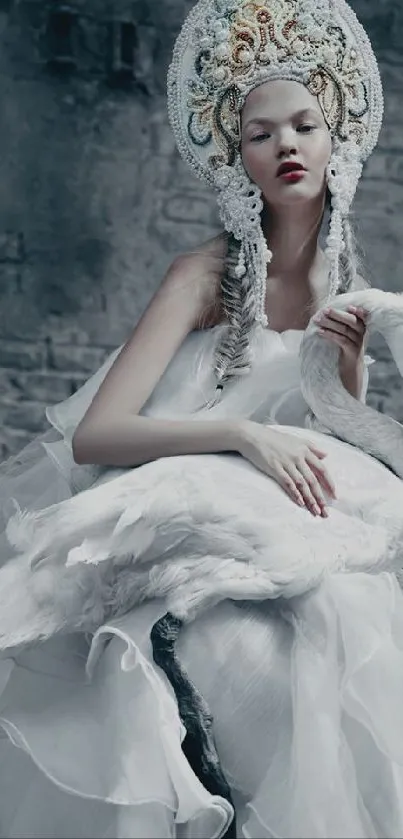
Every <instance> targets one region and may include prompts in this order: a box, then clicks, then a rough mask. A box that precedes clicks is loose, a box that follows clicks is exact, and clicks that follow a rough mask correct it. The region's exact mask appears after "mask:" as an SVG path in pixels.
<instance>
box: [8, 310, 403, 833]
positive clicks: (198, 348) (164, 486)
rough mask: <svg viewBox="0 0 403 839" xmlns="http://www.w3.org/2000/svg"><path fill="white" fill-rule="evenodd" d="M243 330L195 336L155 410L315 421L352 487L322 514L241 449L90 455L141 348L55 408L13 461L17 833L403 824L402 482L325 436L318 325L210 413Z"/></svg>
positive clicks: (11, 638)
mask: <svg viewBox="0 0 403 839" xmlns="http://www.w3.org/2000/svg"><path fill="white" fill-rule="evenodd" d="M222 328H225V327H223V326H222V325H220V326H218V327H215V328H213V329H211V330H204V331H200V332H193V333H191V334H190V335H189V336H188V337H187V338H186V339H185V341H184V342H183V344H182V346H181V348H180V349H179V350H178V352H177V354H176V355H175V357H174V358H173V360H172V361H171V363H170V364H169V366H168V368H167V370H166V372H165V374H164V375H163V377H162V379H161V380H160V382H159V384H158V386H157V387H156V389H155V391H154V393H153V394H152V396H151V397H150V399H149V401H148V402H147V404H146V405H145V406H144V408H143V410H142V414H143V415H147V416H152V417H160V418H162V417H165V418H170V419H172V418H181V419H182V418H185V417H187V418H189V419H201V418H205V419H206V421H209V420H210V419H219V418H220V417H226V416H228V417H235V416H249V417H250V418H252V419H255V420H256V421H259V422H266V423H269V422H271V423H276V424H278V425H279V427H283V428H285V429H287V427H288V426H293V427H294V431H295V433H299V434H301V435H302V436H307V437H309V438H310V439H315V440H317V442H318V444H319V445H320V446H321V447H322V448H325V450H326V451H327V452H328V457H327V459H326V464H327V467H328V469H329V471H330V472H331V474H332V477H333V479H334V482H335V484H336V490H337V496H338V497H337V500H336V501H333V502H329V506H330V514H329V517H328V518H327V519H321V518H314V517H313V516H312V515H311V514H310V513H309V512H308V511H307V510H306V509H300V508H298V507H297V506H296V504H295V503H293V502H292V501H291V500H290V499H289V498H288V497H287V496H286V494H285V493H284V492H283V490H282V489H281V488H280V487H279V486H278V484H277V483H276V482H275V481H273V480H272V479H270V478H269V477H268V476H266V475H264V474H263V473H262V472H260V471H259V470H257V469H255V468H254V467H253V466H252V465H251V464H249V463H248V462H246V461H245V460H244V459H243V458H242V457H241V456H238V455H236V454H234V453H229V452H227V453H222V454H217V455H216V454H211V455H197V456H196V455H194V456H186V457H185V456H184V457H175V458H161V459H160V460H159V461H155V462H153V463H149V464H144V465H143V466H140V467H137V468H135V469H128V470H122V469H119V470H117V469H102V468H98V467H95V468H87V467H80V466H77V465H75V464H74V461H73V459H72V454H71V438H72V434H73V432H74V429H75V427H76V426H77V424H78V422H79V420H80V419H81V417H82V415H83V414H84V412H85V411H86V409H87V407H88V405H89V404H90V402H91V400H92V398H93V396H94V394H95V392H96V391H97V389H98V387H99V386H100V384H101V382H102V380H103V378H104V376H105V375H106V372H107V370H108V369H109V367H110V366H111V364H112V363H113V361H114V359H115V357H116V355H117V353H118V352H119V350H120V348H118V350H116V351H115V352H114V353H112V354H111V356H109V358H108V359H107V360H106V362H105V364H104V365H103V366H102V368H101V369H100V370H99V371H98V372H97V373H96V374H95V375H94V376H93V377H91V378H90V379H89V381H88V382H87V383H86V384H85V385H84V386H83V387H82V388H81V389H80V390H79V391H78V392H77V393H76V394H75V395H74V396H73V397H71V398H70V399H68V400H66V401H65V402H64V403H62V404H59V405H56V406H53V407H52V408H50V409H48V411H47V417H48V419H49V421H50V423H51V425H52V426H53V428H51V429H50V431H49V432H47V433H46V434H45V435H42V436H41V437H40V438H37V440H35V441H34V442H33V443H32V444H30V445H29V446H28V447H27V449H26V450H25V451H23V452H22V453H21V454H20V455H19V456H17V457H15V458H12V459H10V460H9V461H8V462H6V463H5V464H3V466H2V467H1V469H0V502H1V506H0V510H1V514H2V522H3V525H2V526H3V532H2V535H1V543H0V550H1V567H0V649H1V650H2V652H1V654H0V729H1V731H2V736H1V738H0V836H1V837H7V839H16V837H32V839H33V838H34V837H35V839H37V838H39V837H41V839H43V837H53V839H55V837H57V839H62V837H63V838H64V837H66V839H67V837H69V839H78V837H80V839H84V837H88V839H89V837H91V839H94V837H97V839H98V838H99V839H101V837H102V838H103V839H106V837H108V838H109V839H112V837H113V839H129V837H130V838H131V839H135V837H159V839H161V838H162V837H186V839H196V837H200V839H202V837H203V839H206V837H208V838H209V839H213V837H217V839H218V837H223V836H225V835H229V834H228V833H227V832H228V830H229V829H230V827H231V824H232V825H235V824H236V828H235V833H233V834H232V835H236V836H239V837H245V839H249V837H253V839H258V837H259V838H260V839H261V837H290V839H291V837H294V839H295V837H311V838H312V837H317V839H319V838H320V839H330V837H338V838H339V839H340V837H345V838H346V839H347V837H348V839H352V837H386V836H387V837H396V839H397V837H401V836H403V712H402V702H403V594H402V591H401V588H400V586H399V583H398V575H397V571H398V569H399V568H400V567H401V565H402V561H403V548H402V537H403V486H402V482H401V480H400V479H399V478H398V477H396V475H394V474H393V472H392V471H391V470H390V469H388V468H387V467H385V466H384V465H382V464H381V463H379V462H378V461H377V460H375V459H374V458H372V457H370V456H369V455H368V454H365V453H363V452H362V451H360V450H359V449H358V448H356V447H354V446H351V445H349V444H347V443H343V442H341V441H340V440H338V439H334V438H333V437H331V436H328V435H325V434H320V433H319V432H314V431H312V430H307V429H306V427H305V425H306V417H307V404H306V403H305V402H304V399H303V397H302V394H301V389H300V364H299V349H300V344H301V338H302V332H299V331H293V330H288V331H287V332H284V333H282V334H278V333H276V332H273V331H272V330H270V329H266V330H258V331H257V332H256V333H255V335H254V337H253V340H252V352H253V365H252V370H251V372H250V373H249V375H248V376H246V377H242V378H240V379H238V380H237V382H235V383H233V384H231V385H230V386H229V387H228V388H227V391H226V392H225V393H224V396H223V399H222V402H221V403H219V404H218V405H217V406H216V407H215V408H213V409H212V410H210V411H206V410H205V409H204V408H203V406H204V405H205V403H206V401H207V400H208V399H209V397H210V396H211V393H212V392H214V382H213V374H212V372H211V370H212V354H213V350H214V345H215V343H216V341H217V340H218V337H219V330H220V329H222ZM366 360H367V363H368V359H366ZM367 382H368V374H367V372H366V377H365V384H364V391H363V394H362V399H363V400H365V391H366V387H367ZM12 499H14V501H13V500H12ZM15 502H17V504H16V503H15ZM167 613H170V614H173V615H174V616H176V618H177V620H178V621H179V623H180V625H181V629H180V632H179V634H178V637H177V641H176V653H177V655H178V659H179V660H180V662H181V666H183V668H184V670H185V671H186V672H187V674H188V676H189V678H190V680H191V681H192V683H193V684H194V685H195V687H196V688H197V691H198V692H199V695H200V696H201V697H202V698H203V701H205V703H206V708H208V711H209V713H211V716H212V720H213V726H212V727H213V733H214V739H215V746H216V750H217V754H218V756H219V761H220V766H221V769H222V772H223V774H224V777H225V780H226V782H227V783H228V785H229V788H230V791H231V800H228V798H226V797H225V796H223V795H220V794H217V793H214V792H211V791H209V789H207V788H206V785H205V784H203V782H202V780H200V777H198V775H197V773H196V772H195V771H194V769H193V768H192V766H191V764H190V762H189V760H188V759H187V757H186V754H185V752H184V750H183V748H182V747H183V743H184V741H185V737H186V729H185V726H184V724H183V721H182V719H181V717H180V715H179V711H178V701H177V697H176V695H175V691H174V690H173V687H172V684H171V683H170V681H169V679H168V678H167V675H166V673H165V672H164V670H163V669H162V668H161V667H160V666H159V665H158V664H157V663H156V661H155V650H153V645H152V633H153V629H154V628H155V626H156V625H157V624H158V622H159V621H160V619H161V618H163V617H164V616H165V615H166V614H167ZM234 812H235V815H236V821H234V820H233V816H234Z"/></svg>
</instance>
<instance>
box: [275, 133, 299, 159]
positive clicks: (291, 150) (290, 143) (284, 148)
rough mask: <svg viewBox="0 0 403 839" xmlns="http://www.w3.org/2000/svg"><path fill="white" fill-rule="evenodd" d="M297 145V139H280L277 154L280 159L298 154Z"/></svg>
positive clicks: (284, 137)
mask: <svg viewBox="0 0 403 839" xmlns="http://www.w3.org/2000/svg"><path fill="white" fill-rule="evenodd" d="M297 152H298V149H297V143H296V142H295V137H289V136H288V137H287V136H286V135H285V136H283V137H280V138H279V141H278V147H277V154H278V156H279V157H283V156H284V155H290V154H297Z"/></svg>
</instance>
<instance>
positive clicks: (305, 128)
mask: <svg viewBox="0 0 403 839" xmlns="http://www.w3.org/2000/svg"><path fill="white" fill-rule="evenodd" d="M315 128H316V125H308V124H307V123H305V124H304V125H299V126H298V128H297V131H302V132H303V133H304V134H305V133H308V131H314V130H315Z"/></svg>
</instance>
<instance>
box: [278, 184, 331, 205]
mask: <svg viewBox="0 0 403 839" xmlns="http://www.w3.org/2000/svg"><path fill="white" fill-rule="evenodd" d="M319 198H320V194H319V193H317V192H313V190H312V189H307V187H306V184H303V183H302V182H301V181H300V182H299V183H298V182H295V183H289V184H284V186H283V187H282V188H280V189H278V188H277V189H276V190H275V192H274V191H271V193H270V200H269V199H266V200H267V203H268V204H269V206H272V207H287V206H294V205H296V204H304V203H305V204H307V205H308V204H312V203H313V202H315V201H318V199H319Z"/></svg>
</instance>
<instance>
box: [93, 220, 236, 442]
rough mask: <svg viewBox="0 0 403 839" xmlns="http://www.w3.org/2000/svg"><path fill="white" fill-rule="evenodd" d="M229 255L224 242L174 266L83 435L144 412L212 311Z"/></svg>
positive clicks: (102, 389)
mask: <svg viewBox="0 0 403 839" xmlns="http://www.w3.org/2000/svg"><path fill="white" fill-rule="evenodd" d="M224 255H225V242H224V241H223V237H221V236H220V237H216V238H214V239H210V240H209V241H207V242H205V243H203V244H202V245H201V246H200V247H198V248H197V250H195V251H194V252H188V253H184V254H181V255H179V256H178V257H176V258H175V259H174V260H173V262H172V264H171V265H170V266H169V268H168V271H167V272H166V274H165V276H164V277H163V280H162V282H161V285H160V286H159V288H158V289H157V291H156V292H155V294H154V295H153V297H152V298H151V300H150V302H149V304H148V306H147V308H146V309H145V311H144V313H143V314H142V316H141V318H140V320H139V322H138V323H137V325H136V326H135V328H134V329H133V331H132V333H131V335H129V338H128V340H127V341H126V343H125V345H124V347H123V348H122V350H121V352H120V353H119V355H118V357H117V358H116V360H115V361H114V363H113V365H112V367H111V368H110V370H109V371H108V374H107V376H106V377H105V379H104V381H103V382H102V384H101V387H100V388H99V390H98V392H97V393H96V395H95V398H94V400H93V402H92V404H91V405H90V407H89V409H88V411H87V413H86V415H85V416H84V418H83V420H82V421H81V423H80V426H79V429H80V435H83V436H85V435H86V434H87V432H89V433H91V430H92V428H94V427H95V426H97V425H99V424H100V423H101V424H102V423H103V422H109V421H110V420H111V419H113V417H114V416H116V415H117V414H119V415H122V414H138V413H139V412H140V411H141V409H142V407H143V405H144V404H145V403H146V401H147V400H148V398H149V397H150V396H151V394H152V393H153V391H154V389H155V387H156V385H157V384H158V382H159V380H160V378H161V376H162V375H163V374H164V372H165V370H166V368H167V367H168V364H169V363H170V361H171V359H172V358H173V356H174V355H175V353H176V352H177V350H178V349H179V347H180V346H181V344H182V343H183V341H184V339H185V338H186V337H187V335H188V334H189V333H190V332H192V331H193V330H194V329H199V328H200V323H201V321H202V318H203V312H206V311H207V312H208V311H212V309H213V307H214V301H215V296H216V292H217V285H218V280H219V276H220V266H222V264H223V258H224ZM77 436H78V435H77Z"/></svg>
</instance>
